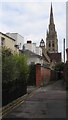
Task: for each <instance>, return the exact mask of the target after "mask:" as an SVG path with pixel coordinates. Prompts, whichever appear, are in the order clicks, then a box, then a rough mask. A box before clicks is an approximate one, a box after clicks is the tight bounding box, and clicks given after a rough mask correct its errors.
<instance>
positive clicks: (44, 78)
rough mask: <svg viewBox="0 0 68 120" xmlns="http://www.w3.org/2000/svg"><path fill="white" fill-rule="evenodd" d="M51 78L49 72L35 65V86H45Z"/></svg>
mask: <svg viewBox="0 0 68 120" xmlns="http://www.w3.org/2000/svg"><path fill="white" fill-rule="evenodd" d="M50 77H51V70H50V69H48V68H45V67H44V66H41V65H40V64H37V65H36V86H40V85H42V84H47V83H48V81H49V80H50Z"/></svg>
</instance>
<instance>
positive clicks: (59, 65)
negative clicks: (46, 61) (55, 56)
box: [54, 62, 65, 72]
mask: <svg viewBox="0 0 68 120" xmlns="http://www.w3.org/2000/svg"><path fill="white" fill-rule="evenodd" d="M64 67H65V64H64V63H63V62H59V63H57V64H56V65H55V67H54V70H56V71H59V72H63V71H64Z"/></svg>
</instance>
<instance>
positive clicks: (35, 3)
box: [0, 0, 66, 52]
mask: <svg viewBox="0 0 68 120" xmlns="http://www.w3.org/2000/svg"><path fill="white" fill-rule="evenodd" d="M0 2H1V4H0V10H1V12H0V16H1V17H0V31H1V32H3V33H7V32H15V33H19V34H20V35H22V36H23V37H24V43H26V42H27V40H32V42H34V43H36V44H37V46H39V44H40V41H41V39H42V38H43V39H44V41H45V43H46V32H47V30H48V27H49V19H50V8H51V2H52V7H53V16H54V23H55V28H56V31H57V38H58V50H59V52H63V39H64V38H65V39H66V1H65V0H63V1H61V0H60V1H59V2H58V0H57V2H56V0H52V1H50V0H48V2H45V0H42V2H41V1H40V0H28V1H27V0H14V1H13V0H10V1H8V0H0Z"/></svg>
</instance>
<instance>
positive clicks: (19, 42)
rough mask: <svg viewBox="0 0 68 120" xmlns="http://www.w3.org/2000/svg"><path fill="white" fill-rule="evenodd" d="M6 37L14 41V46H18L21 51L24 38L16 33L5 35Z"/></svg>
mask: <svg viewBox="0 0 68 120" xmlns="http://www.w3.org/2000/svg"><path fill="white" fill-rule="evenodd" d="M6 35H8V36H9V37H11V38H13V39H15V45H19V49H20V50H22V49H23V45H24V37H23V36H21V35H20V34H18V33H6Z"/></svg>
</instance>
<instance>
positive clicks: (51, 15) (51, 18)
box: [50, 2, 54, 24]
mask: <svg viewBox="0 0 68 120" xmlns="http://www.w3.org/2000/svg"><path fill="white" fill-rule="evenodd" d="M50 24H54V21H53V9H52V2H51V11H50Z"/></svg>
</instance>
